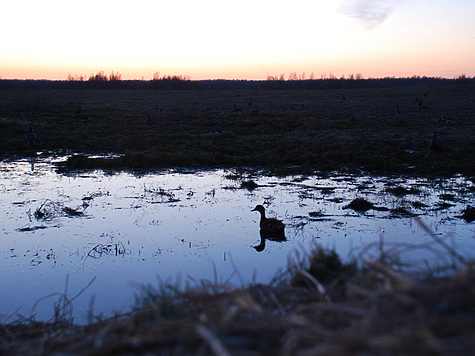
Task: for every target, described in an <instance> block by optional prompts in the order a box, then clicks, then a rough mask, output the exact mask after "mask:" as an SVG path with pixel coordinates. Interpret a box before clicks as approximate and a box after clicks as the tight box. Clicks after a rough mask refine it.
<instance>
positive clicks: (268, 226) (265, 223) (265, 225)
mask: <svg viewBox="0 0 475 356" xmlns="http://www.w3.org/2000/svg"><path fill="white" fill-rule="evenodd" d="M251 211H258V212H259V213H260V214H261V221H260V222H259V227H260V229H261V231H262V232H266V233H276V234H277V233H281V234H283V233H284V229H285V224H284V223H283V222H282V221H281V220H278V219H275V218H267V217H266V210H265V208H264V207H263V206H262V205H257V206H256V207H255V208H254V209H252V210H251Z"/></svg>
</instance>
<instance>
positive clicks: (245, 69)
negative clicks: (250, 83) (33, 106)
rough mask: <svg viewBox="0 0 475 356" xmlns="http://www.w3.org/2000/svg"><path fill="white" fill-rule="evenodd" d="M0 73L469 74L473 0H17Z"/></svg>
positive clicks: (6, 27) (7, 9) (8, 13)
mask: <svg viewBox="0 0 475 356" xmlns="http://www.w3.org/2000/svg"><path fill="white" fill-rule="evenodd" d="M0 8H1V12H2V20H1V21H0V33H2V35H1V36H0V77H1V78H3V79H51V80H65V79H67V77H68V75H69V74H70V75H84V76H86V77H89V76H90V75H91V74H96V73H97V72H99V71H101V70H102V71H104V72H105V73H106V74H110V73H111V72H112V71H114V72H115V73H117V72H119V73H120V74H121V75H122V79H142V78H143V79H152V78H153V74H154V73H155V72H159V73H160V76H164V75H187V76H190V77H191V79H192V80H200V79H248V80H263V79H266V77H267V76H268V75H270V76H280V75H281V74H284V77H285V79H287V78H288V76H289V74H290V73H291V72H296V73H297V75H298V76H299V77H301V76H302V74H303V73H305V78H308V77H309V76H310V74H311V73H314V75H315V77H316V78H322V77H329V76H330V75H331V74H332V75H334V76H336V77H338V78H340V77H341V76H345V77H348V76H349V75H350V74H354V75H356V74H357V73H360V74H361V75H362V77H363V78H370V77H371V78H381V77H393V76H394V77H410V76H413V75H420V76H424V75H425V76H429V77H443V78H454V77H458V76H459V75H461V74H465V75H467V76H470V77H473V76H475V20H474V19H475V1H473V0H451V1H447V0H338V1H327V0H324V1H322V0H305V1H304V0H293V1H274V2H270V1H267V0H265V1H264V0H239V1H236V0H230V1H223V0H173V1H164V0H157V1H150V0H134V1H121V2H111V1H103V0H82V1H77V0H72V1H64V0H15V1H5V3H4V4H2V5H1V7H0Z"/></svg>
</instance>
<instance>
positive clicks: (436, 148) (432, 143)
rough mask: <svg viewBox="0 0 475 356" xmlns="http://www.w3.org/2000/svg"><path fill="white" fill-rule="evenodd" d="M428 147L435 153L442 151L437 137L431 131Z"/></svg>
mask: <svg viewBox="0 0 475 356" xmlns="http://www.w3.org/2000/svg"><path fill="white" fill-rule="evenodd" d="M429 149H430V150H431V151H432V152H435V153H442V151H443V146H442V145H441V143H440V142H439V141H438V140H437V137H436V135H435V133H432V135H431V140H430V143H429Z"/></svg>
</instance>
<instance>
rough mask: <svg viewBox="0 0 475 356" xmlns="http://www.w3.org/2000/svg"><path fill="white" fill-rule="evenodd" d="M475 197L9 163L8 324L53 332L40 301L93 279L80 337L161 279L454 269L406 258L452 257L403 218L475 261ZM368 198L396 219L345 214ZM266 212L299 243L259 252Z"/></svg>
mask: <svg viewBox="0 0 475 356" xmlns="http://www.w3.org/2000/svg"><path fill="white" fill-rule="evenodd" d="M32 163H34V167H32ZM32 168H33V169H32ZM251 180H252V182H254V183H257V187H254V189H251V188H253V187H252V185H249V184H246V183H249V182H250V181H251ZM243 182H244V185H243ZM249 186H251V188H249ZM474 187H475V185H474V184H473V182H472V181H471V180H468V179H464V178H463V177H456V178H452V179H446V180H440V179H439V180H435V181H432V180H427V179H415V178H404V177H375V176H369V175H367V176H362V175H359V176H353V175H343V174H335V175H333V176H328V177H321V176H291V177H285V178H277V177H268V176H263V175H258V174H255V175H252V176H245V177H243V176H240V175H237V174H235V172H233V171H226V170H212V171H175V170H167V171H160V172H154V173H147V174H144V175H140V176H139V175H136V174H132V173H115V174H107V173H104V172H102V171H94V172H92V173H78V174H72V175H61V174H57V173H56V172H55V170H54V166H53V165H52V162H51V160H37V161H35V162H30V161H28V160H20V161H15V162H2V163H1V165H0V202H1V203H0V214H1V215H2V219H1V223H0V224H1V225H0V226H1V229H2V232H3V234H2V239H1V243H0V279H1V280H0V281H1V283H0V284H1V289H0V314H1V316H2V320H6V319H8V318H9V317H10V315H11V314H13V313H19V314H21V315H23V316H25V317H29V316H31V315H32V312H33V314H35V318H36V320H48V319H49V318H51V317H52V315H53V304H54V302H55V301H57V300H58V295H59V294H58V295H55V296H53V297H51V298H46V299H44V300H40V298H42V297H45V296H48V295H50V294H52V293H55V292H57V293H65V291H66V290H67V295H68V297H69V298H72V297H74V296H75V295H77V294H78V293H79V292H80V291H81V290H82V289H83V288H84V287H86V286H87V285H88V283H89V282H90V281H91V280H93V278H95V280H94V282H93V283H92V284H91V285H90V286H89V287H88V288H87V289H86V290H85V291H84V292H83V293H82V294H81V295H80V296H79V297H77V298H76V299H74V301H73V306H74V318H75V319H74V322H75V323H85V322H86V320H87V319H86V315H87V309H88V306H89V304H90V301H91V298H92V297H95V300H94V314H96V315H98V314H100V313H104V315H105V316H110V315H112V314H113V313H114V312H126V311H128V310H130V308H131V306H132V305H133V303H134V295H135V294H136V293H137V292H138V291H139V286H140V285H141V284H146V283H152V284H153V285H158V282H157V277H159V278H161V279H162V280H167V279H173V280H176V279H177V278H178V279H180V278H181V280H182V281H183V285H186V284H189V285H194V284H196V283H199V281H200V280H209V281H212V282H214V281H215V278H216V277H215V274H214V268H215V269H216V271H217V278H218V281H219V282H223V283H230V284H232V285H236V286H239V285H241V284H243V283H244V284H248V283H256V282H257V283H260V282H262V283H268V282H269V281H271V279H272V278H273V277H274V276H275V275H276V273H277V272H278V270H279V269H285V268H286V266H287V264H288V260H289V258H290V259H295V258H296V257H295V256H296V255H297V253H301V252H302V251H304V250H307V251H308V250H311V249H312V247H314V246H315V243H318V244H320V245H321V246H323V247H328V248H334V249H336V251H337V252H338V253H339V254H340V255H341V256H342V257H344V258H346V257H347V256H349V255H355V254H357V253H358V252H359V251H361V250H362V248H363V247H365V246H368V244H372V243H374V244H376V243H377V242H378V241H381V240H383V241H384V244H385V246H386V248H391V247H392V248H395V249H397V250H398V251H400V255H401V259H402V261H403V262H407V263H411V264H412V263H415V264H416V265H418V266H421V265H422V260H423V259H424V258H425V259H428V260H429V261H433V262H431V263H434V264H437V263H441V257H440V255H439V254H437V253H434V252H433V251H432V250H430V249H429V248H427V246H424V248H421V249H414V248H411V249H408V250H407V251H406V250H404V248H403V246H404V244H406V243H407V244H409V245H411V246H414V245H417V244H425V243H427V244H429V246H430V247H431V248H433V249H435V250H436V251H440V248H438V247H437V245H436V244H434V243H433V239H432V237H430V236H429V234H428V233H427V232H426V231H425V230H424V229H423V228H422V227H421V226H420V225H419V224H418V223H417V222H416V221H415V219H414V217H413V216H410V215H407V214H404V210H402V209H401V208H404V209H405V210H406V211H410V212H412V213H413V214H417V215H419V216H420V217H421V219H422V220H423V221H424V222H425V224H427V225H428V226H429V227H430V229H431V230H432V231H433V232H434V233H435V234H437V236H439V237H441V238H443V239H444V240H445V241H447V242H448V243H450V244H451V246H454V247H456V248H457V250H458V251H460V253H462V254H463V255H464V256H466V257H468V258H473V257H474V256H475V223H467V222H466V221H464V220H463V219H461V217H460V215H461V211H462V210H463V209H465V208H466V207H467V206H468V205H472V206H473V205H474V204H475V199H474V197H473V192H474V191H475V188H474ZM398 189H399V190H398ZM401 192H403V193H402V194H401ZM397 193H399V194H397ZM355 198H364V199H366V200H367V201H369V202H371V203H373V204H374V205H375V206H378V207H384V208H387V209H384V210H375V209H370V210H368V211H366V212H365V213H358V212H355V211H354V210H352V209H345V207H346V206H347V205H348V204H349V203H350V202H351V201H352V200H354V199H355ZM257 204H264V205H265V207H266V209H267V215H268V216H272V217H278V218H279V219H282V220H283V221H284V222H285V224H286V230H285V234H286V237H287V241H284V242H276V241H269V240H268V241H265V248H264V249H263V250H262V248H260V249H256V248H253V247H256V246H259V245H261V247H262V243H263V242H261V238H260V235H259V228H258V222H259V214H258V213H257V212H251V209H253V208H254V207H255V206H256V205H257ZM388 209H389V210H388ZM434 245H435V246H434ZM258 250H262V251H258ZM442 250H443V249H442ZM408 251H409V252H408ZM368 253H369V254H370V253H371V251H370V252H368ZM442 255H444V256H445V257H446V256H447V254H446V253H442ZM445 257H444V258H445ZM443 263H447V261H443ZM236 271H237V272H238V273H236ZM180 276H181V277H180ZM67 280H68V282H66V281H67ZM66 283H67V284H66ZM39 300H40V301H39ZM38 301H39V303H38V304H37V305H36V308H35V309H34V311H32V308H33V306H35V302H38ZM15 317H17V316H15Z"/></svg>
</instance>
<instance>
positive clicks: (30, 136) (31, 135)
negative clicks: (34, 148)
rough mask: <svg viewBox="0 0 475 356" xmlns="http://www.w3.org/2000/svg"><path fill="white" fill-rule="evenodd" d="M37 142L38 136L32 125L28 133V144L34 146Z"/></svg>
mask: <svg viewBox="0 0 475 356" xmlns="http://www.w3.org/2000/svg"><path fill="white" fill-rule="evenodd" d="M36 140H37V136H36V134H35V133H34V132H33V127H31V125H30V130H29V131H28V133H27V134H26V142H27V143H28V144H29V145H34V144H35V143H36Z"/></svg>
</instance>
